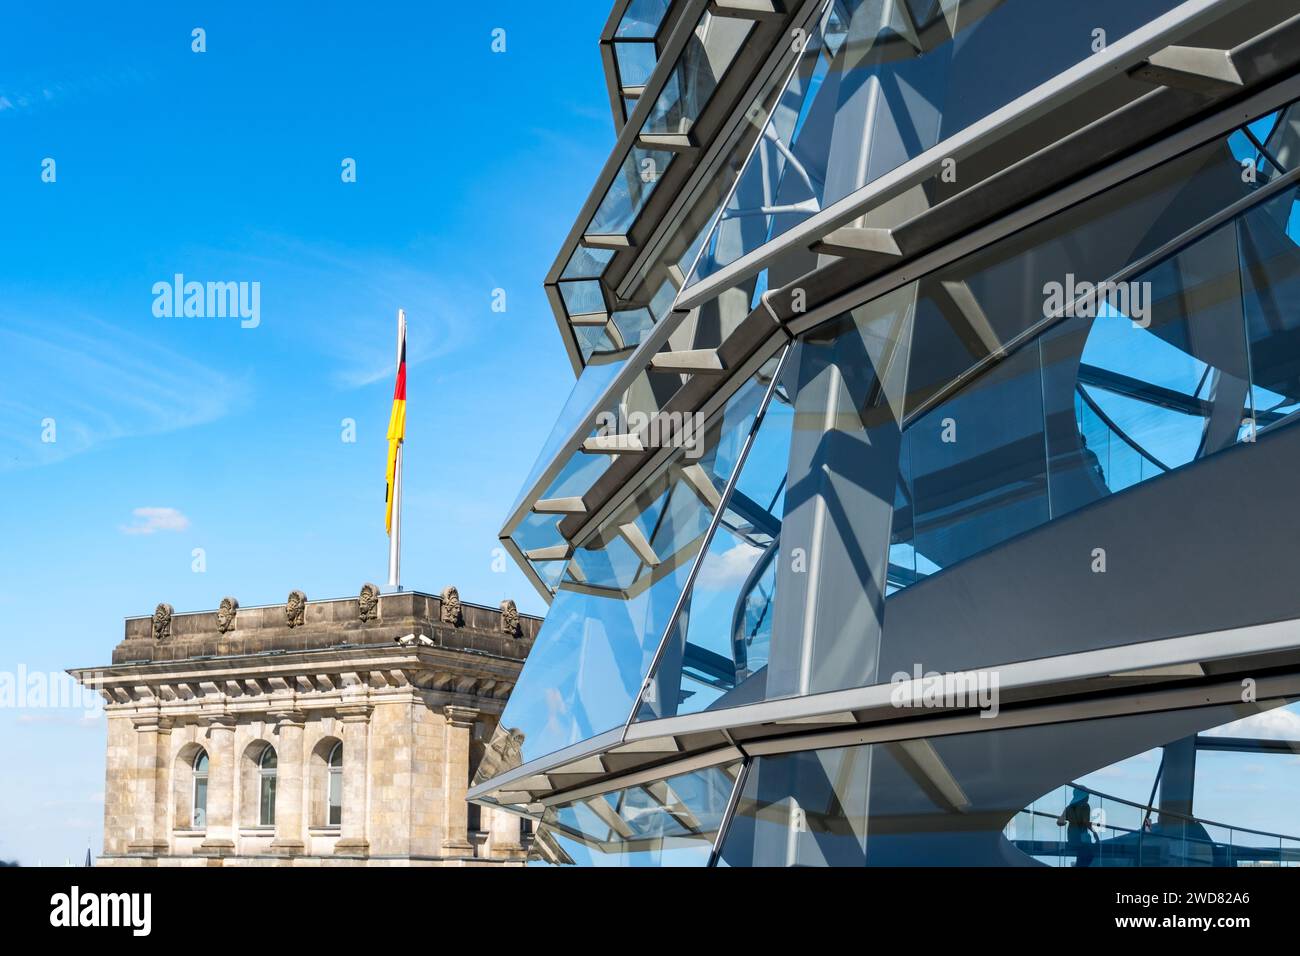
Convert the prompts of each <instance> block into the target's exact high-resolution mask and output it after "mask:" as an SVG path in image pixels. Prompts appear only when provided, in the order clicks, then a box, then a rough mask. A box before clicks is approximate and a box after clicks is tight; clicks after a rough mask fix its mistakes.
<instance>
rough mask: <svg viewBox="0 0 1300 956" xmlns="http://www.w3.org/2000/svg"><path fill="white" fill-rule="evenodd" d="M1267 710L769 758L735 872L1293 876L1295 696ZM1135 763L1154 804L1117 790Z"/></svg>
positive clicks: (1132, 718) (1298, 768) (744, 813)
mask: <svg viewBox="0 0 1300 956" xmlns="http://www.w3.org/2000/svg"><path fill="white" fill-rule="evenodd" d="M1279 705H1284V706H1279ZM1254 706H1255V708H1256V713H1254V714H1252V715H1250V716H1249V717H1247V718H1245V719H1244V720H1237V719H1236V718H1238V717H1239V715H1240V713H1241V710H1240V705H1238V704H1225V705H1214V706H1209V707H1201V708H1191V709H1185V710H1178V711H1166V712H1149V713H1141V714H1132V715H1126V716H1121V717H1105V718H1095V719H1092V720H1081V721H1072V722H1064V723H1057V724H1042V725H1035V726H1026V727H1014V728H1003V729H998V730H989V731H977V732H972V733H966V734H954V735H949V736H935V737H928V738H918V739H913V740H902V741H894V742H889V743H880V744H874V745H865V746H859V747H846V748H840V749H834V750H821V751H810V752H801V753H791V754H782V755H777V756H767V757H757V758H755V759H754V760H753V761H752V763H751V764H750V768H749V771H748V774H747V776H746V778H745V785H744V787H743V789H742V792H741V794H740V797H739V800H738V801H737V805H736V812H735V814H734V818H733V819H732V821H731V823H730V824H729V826H728V828H727V831H726V835H725V837H724V840H723V844H722V847H721V853H720V863H722V864H725V865H728V866H807V865H815V866H826V865H837V866H863V865H866V866H935V865H939V866H961V865H971V866H975V865H978V866H1025V865H1032V864H1033V863H1035V862H1037V863H1043V864H1047V865H1049V866H1070V867H1096V866H1136V865H1143V866H1232V865H1237V866H1243V865H1254V866H1276V865H1279V864H1289V863H1292V862H1295V858H1294V856H1293V854H1292V852H1290V851H1291V849H1292V848H1293V847H1294V846H1295V845H1296V841H1297V840H1298V839H1300V817H1298V816H1297V813H1296V805H1295V801H1294V800H1293V799H1291V797H1290V795H1291V794H1293V793H1294V792H1295V788H1296V783H1297V781H1296V779H1295V777H1296V774H1297V772H1300V764H1297V763H1296V761H1295V753H1296V752H1298V751H1300V717H1298V716H1297V712H1298V711H1297V707H1296V705H1295V704H1294V703H1290V702H1289V701H1288V700H1286V699H1283V700H1279V699H1274V700H1270V701H1260V702H1258V703H1257V704H1255V705H1254ZM1225 721H1232V723H1228V724H1227V726H1223V725H1224V722H1225ZM1207 728H1210V729H1207ZM1284 735H1289V736H1284ZM1152 747H1162V748H1163V751H1164V753H1165V759H1164V763H1163V769H1162V774H1163V775H1162V777H1161V778H1160V784H1159V787H1158V788H1157V790H1156V795H1155V799H1154V801H1151V800H1150V795H1151V789H1150V788H1151V785H1152V782H1153V781H1152V774H1151V770H1152V765H1151V764H1150V762H1145V763H1142V764H1140V765H1135V764H1134V763H1133V761H1134V760H1135V759H1136V757H1137V755H1140V754H1145V753H1146V751H1148V750H1149V749H1151V748H1152ZM1224 747H1230V748H1237V747H1241V748H1244V752H1236V751H1234V750H1228V751H1224V750H1223V748H1224ZM1175 753H1178V756H1175ZM1135 766H1136V767H1137V771H1138V780H1137V781H1135V783H1136V784H1137V785H1140V786H1141V787H1142V789H1143V792H1142V794H1141V796H1140V797H1138V798H1137V799H1129V798H1125V797H1119V796H1116V795H1114V794H1113V793H1111V792H1107V791H1108V790H1109V789H1112V788H1117V787H1122V786H1123V783H1124V775H1125V774H1128V773H1131V772H1134V769H1135ZM1247 768H1250V769H1247ZM1080 775H1082V777H1081V776H1080ZM1063 781H1064V782H1063ZM1247 781H1249V782H1248V783H1247ZM1103 786H1105V787H1106V788H1107V789H1101V788H1102V787H1103ZM1270 795H1271V796H1270Z"/></svg>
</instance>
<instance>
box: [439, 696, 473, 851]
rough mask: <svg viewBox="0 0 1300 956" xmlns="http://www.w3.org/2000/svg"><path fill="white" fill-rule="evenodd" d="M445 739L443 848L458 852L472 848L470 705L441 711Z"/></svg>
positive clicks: (449, 707)
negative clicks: (470, 836)
mask: <svg viewBox="0 0 1300 956" xmlns="http://www.w3.org/2000/svg"><path fill="white" fill-rule="evenodd" d="M443 716H444V717H445V718H446V720H445V724H444V726H445V734H446V736H445V738H444V744H443V753H444V755H445V759H444V761H443V767H442V798H443V799H442V849H443V851H444V852H451V853H455V854H458V855H465V854H468V853H470V852H471V851H472V850H473V848H474V847H473V844H471V843H470V842H469V807H468V806H467V805H466V803H465V793H466V792H467V791H468V790H469V742H470V734H471V732H472V731H473V729H474V721H475V720H476V719H477V718H478V711H477V710H475V709H474V708H472V707H456V706H454V705H452V706H448V707H446V708H445V709H444V710H443Z"/></svg>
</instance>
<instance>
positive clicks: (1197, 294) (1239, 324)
mask: <svg viewBox="0 0 1300 956" xmlns="http://www.w3.org/2000/svg"><path fill="white" fill-rule="evenodd" d="M1284 115H1286V114H1284ZM1240 173H1241V171H1240V168H1239V167H1238V166H1237V164H1236V161H1235V160H1234V159H1233V157H1232V155H1231V152H1230V150H1229V149H1228V146H1227V141H1226V140H1219V141H1217V142H1212V143H1209V144H1207V145H1206V146H1204V147H1201V148H1199V149H1196V150H1193V151H1192V152H1190V153H1187V154H1185V155H1183V156H1181V157H1179V158H1178V159H1176V160H1173V161H1171V162H1170V163H1168V164H1166V165H1165V166H1163V167H1159V168H1157V169H1155V170H1152V171H1151V172H1149V173H1147V174H1144V175H1143V176H1142V177H1139V178H1138V179H1136V180H1131V181H1129V182H1128V183H1125V184H1123V185H1121V186H1119V187H1116V188H1115V189H1114V190H1112V191H1111V192H1109V193H1106V194H1103V195H1102V196H1099V197H1096V198H1095V199H1094V200H1091V201H1089V202H1088V203H1084V204H1082V205H1081V206H1078V207H1075V208H1073V209H1071V210H1070V212H1069V215H1068V216H1065V217H1056V219H1054V220H1048V221H1047V222H1045V223H1041V224H1039V225H1038V226H1036V227H1033V228H1031V229H1030V230H1026V231H1025V232H1024V233H1020V234H1017V235H1016V236H1014V237H1010V238H1009V239H1007V240H1003V241H1002V242H999V243H996V244H994V245H993V246H991V247H989V248H988V249H986V250H982V251H981V252H980V253H978V254H976V255H975V256H972V257H968V258H967V259H966V260H962V261H961V262H959V263H956V264H954V266H952V267H949V268H947V269H945V270H944V271H943V273H941V274H938V275H932V276H926V277H924V278H923V279H921V280H920V284H919V301H918V304H917V312H916V315H917V318H916V330H915V333H914V335H913V343H912V349H911V355H912V363H911V369H910V371H909V377H908V397H907V401H908V407H909V409H917V408H918V407H924V406H928V409H927V410H926V411H925V412H924V413H923V414H920V415H919V416H917V417H914V418H913V420H912V421H911V422H909V424H908V426H907V430H906V432H905V435H904V440H903V446H904V447H903V452H902V455H901V463H900V475H901V477H900V487H899V490H898V493H897V494H896V496H895V510H896V513H895V521H894V525H893V530H892V534H891V541H890V565H891V567H890V581H889V591H890V593H894V592H895V591H897V590H898V589H900V588H903V587H907V586H908V585H909V584H910V583H913V582H914V581H916V580H919V579H921V578H924V577H926V576H927V575H929V574H933V573H934V572H936V571H938V570H940V569H941V568H944V567H947V566H949V565H950V564H951V563H953V562H955V561H958V560H961V559H963V558H967V557H970V556H972V555H974V554H977V553H979V552H981V551H983V550H985V549H987V548H989V547H992V546H993V545H996V544H998V543H1000V542H1002V541H1004V540H1007V539H1008V538H1010V537H1012V536H1013V535H1016V534H1019V533H1021V532H1024V531H1027V530H1029V529H1031V528H1033V527H1036V526H1038V525H1041V524H1043V523H1045V522H1046V521H1048V520H1050V519H1052V518H1056V517H1060V516H1061V515H1065V514H1068V513H1070V512H1072V511H1074V510H1077V509H1078V508H1081V507H1083V506H1084V505H1087V504H1089V503H1091V502H1094V501H1097V500H1099V499H1101V498H1103V497H1105V496H1106V495H1109V494H1112V493H1115V492H1118V491H1122V490H1124V489H1125V488H1128V487H1130V486H1132V485H1134V484H1137V483H1139V482H1142V481H1146V480H1148V479H1150V478H1153V477H1157V476H1159V475H1162V474H1164V473H1165V472H1167V471H1169V470H1171V469H1173V468H1177V467H1180V466H1182V465H1186V464H1189V463H1191V462H1193V461H1196V460H1198V459H1200V458H1203V457H1205V456H1207V455H1210V454H1213V453H1215V452H1217V451H1221V450H1223V449H1225V448H1229V447H1231V446H1233V445H1234V444H1237V443H1239V442H1243V441H1253V440H1254V437H1255V435H1257V434H1258V433H1259V432H1261V431H1265V430H1267V429H1269V428H1274V427H1277V426H1278V425H1280V424H1281V423H1282V422H1284V421H1288V420H1290V416H1291V415H1292V414H1293V413H1294V412H1296V411H1298V410H1300V351H1297V350H1298V349H1300V345H1298V344H1297V335H1298V334H1300V333H1295V332H1292V331H1291V329H1292V327H1293V326H1295V325H1296V324H1297V318H1296V317H1295V315H1294V312H1295V303H1297V302H1300V287H1297V274H1298V273H1300V249H1298V248H1297V243H1296V241H1295V240H1294V239H1293V238H1292V237H1291V236H1290V235H1289V234H1288V232H1287V230H1288V228H1289V225H1290V223H1291V221H1292V219H1293V216H1294V208H1295V197H1296V191H1295V190H1287V191H1286V192H1285V194H1281V195H1278V196H1276V197H1273V198H1271V199H1269V200H1268V201H1266V202H1264V203H1261V204H1260V205H1259V206H1256V207H1254V208H1253V209H1251V210H1249V211H1248V212H1246V213H1243V214H1242V215H1241V216H1239V217H1238V218H1237V219H1236V220H1234V221H1232V222H1229V223H1227V224H1225V225H1223V226H1220V227H1218V228H1216V229H1214V230H1212V231H1210V232H1208V233H1204V234H1201V235H1200V236H1198V237H1196V238H1195V239H1194V241H1192V242H1190V244H1187V245H1185V246H1184V247H1183V248H1182V249H1181V250H1180V251H1179V252H1177V253H1176V254H1175V255H1172V256H1170V257H1169V258H1167V259H1164V260H1162V261H1160V262H1159V263H1157V264H1155V265H1153V266H1151V267H1149V268H1147V269H1146V270H1145V271H1144V272H1142V273H1139V274H1136V275H1133V276H1132V277H1131V278H1125V279H1123V280H1122V281H1118V282H1115V281H1109V280H1106V279H1105V277H1106V276H1108V275H1116V274H1119V275H1123V274H1124V273H1123V269H1124V262H1125V260H1129V259H1135V258H1141V257H1142V256H1143V255H1146V254H1147V253H1149V252H1150V251H1152V250H1154V249H1157V248H1159V247H1160V246H1162V245H1164V244H1165V243H1168V242H1170V241H1172V240H1174V239H1177V238H1179V237H1180V236H1182V235H1183V234H1184V233H1186V232H1187V231H1188V230H1190V229H1193V228H1194V227H1196V226H1197V225H1199V224H1200V223H1201V222H1203V221H1205V220H1207V219H1209V218H1210V217H1211V216H1213V215H1214V214H1215V213H1216V212H1217V211H1218V210H1219V209H1222V208H1223V207H1224V206H1227V205H1229V204H1231V203H1233V202H1236V201H1238V200H1239V199H1241V198H1242V197H1243V195H1249V191H1250V188H1251V187H1249V186H1247V185H1245V184H1243V183H1242V177H1241V174H1240ZM1062 228H1065V229H1066V231H1065V232H1062V231H1061V230H1062ZM1085 277H1091V278H1085ZM1098 277H1100V278H1101V280H1102V281H1099V282H1094V280H1096V279H1097V278H1098ZM1044 317H1055V319H1056V321H1055V325H1053V326H1051V327H1048V325H1047V322H1045V321H1044ZM1035 323H1038V325H1039V327H1040V328H1045V329H1046V331H1044V332H1042V333H1041V334H1040V335H1039V336H1038V338H1037V340H1036V341H1031V342H1029V343H1028V344H1026V345H1023V346H1021V347H1020V348H1019V349H1018V350H1017V351H1015V352H1013V353H1012V354H1011V356H1010V357H1008V358H1005V359H1003V360H1002V361H1001V362H999V363H997V364H995V365H993V366H992V367H991V369H990V370H989V371H987V372H984V373H983V374H982V375H981V376H979V377H976V378H974V379H973V380H972V381H971V382H970V383H969V384H967V385H965V386H964V387H963V388H962V389H961V390H960V391H958V392H956V393H953V394H951V395H949V396H948V397H947V398H945V399H943V400H942V401H939V402H938V403H937V404H935V399H936V396H937V395H939V394H942V393H943V391H944V389H945V388H948V387H950V386H949V383H951V382H952V381H954V380H957V379H959V378H960V377H961V376H963V375H967V374H969V369H970V367H971V364H972V363H974V362H976V361H979V356H980V353H982V352H987V351H988V350H989V349H991V348H994V347H997V346H999V345H1001V344H1002V343H1006V342H1010V341H1013V340H1015V339H1016V338H1017V336H1021V337H1023V335H1024V333H1025V332H1026V331H1027V330H1032V329H1033V327H1034V325H1035ZM1257 369H1258V371H1257ZM1259 376H1263V378H1258V377H1259ZM1257 378H1258V381H1257ZM1265 379H1266V380H1267V384H1266V383H1265ZM1044 441H1045V443H1046V446H1045V447H1046V456H1047V460H1048V462H1049V463H1050V464H1049V466H1048V468H1047V474H1046V478H1047V484H1046V486H1045V485H1044V478H1045V476H1044V470H1043V454H1044Z"/></svg>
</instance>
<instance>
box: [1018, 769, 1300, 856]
mask: <svg viewBox="0 0 1300 956" xmlns="http://www.w3.org/2000/svg"><path fill="white" fill-rule="evenodd" d="M1068 786H1070V787H1073V788H1075V789H1077V790H1082V791H1083V792H1084V793H1089V794H1092V795H1093V796H1094V797H1101V798H1102V799H1103V800H1113V801H1114V802H1116V803H1122V804H1124V805H1125V806H1129V807H1133V808H1134V809H1135V810H1142V811H1151V810H1155V811H1156V812H1157V813H1159V814H1160V817H1161V819H1163V818H1165V817H1178V818H1180V819H1182V820H1186V821H1188V822H1190V823H1200V824H1202V825H1203V826H1211V827H1223V828H1224V829H1225V830H1235V831H1236V832H1238V833H1253V834H1255V836H1266V837H1271V838H1273V839H1276V840H1292V841H1294V842H1295V843H1296V845H1297V849H1300V836H1292V835H1290V834H1286V833H1270V832H1269V831H1268V830H1252V829H1251V828H1250V827H1239V826H1237V825H1235V824H1232V823H1220V822H1218V821H1215V820H1206V819H1204V818H1203V817H1193V816H1189V815H1188V814H1185V813H1178V812H1177V811H1175V810H1161V809H1160V808H1159V807H1153V806H1144V805H1143V804H1141V803H1135V802H1134V801H1132V800H1125V799H1124V798H1123V797H1116V796H1113V795H1111V794H1109V793H1102V792H1101V791H1100V790H1093V789H1092V788H1091V787H1081V786H1079V785H1078V784H1077V783H1070V784H1068ZM1030 806H1032V804H1030ZM1031 812H1038V811H1031Z"/></svg>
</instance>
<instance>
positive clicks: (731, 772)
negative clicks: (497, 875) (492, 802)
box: [530, 763, 740, 866]
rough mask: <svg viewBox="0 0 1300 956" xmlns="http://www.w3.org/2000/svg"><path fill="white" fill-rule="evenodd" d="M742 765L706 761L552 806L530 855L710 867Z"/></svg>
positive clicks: (586, 862)
mask: <svg viewBox="0 0 1300 956" xmlns="http://www.w3.org/2000/svg"><path fill="white" fill-rule="evenodd" d="M739 772H740V764H739V763H733V764H727V765H725V766H720V767H709V768H706V769H704V770H697V771H693V772H691V773H684V774H678V775H676V776H672V777H668V778H666V779H664V780H656V781H654V782H653V783H647V784H644V785H641V786H636V787H629V788H627V789H625V790H619V791H616V792H613V793H605V794H601V795H599V796H595V797H590V798H588V799H586V800H579V801H574V802H572V803H565V804H559V805H557V806H554V807H550V808H548V809H547V810H546V813H545V815H544V816H543V818H542V830H541V831H539V833H538V839H537V841H536V843H535V845H534V854H533V857H532V858H531V860H530V862H534V863H547V864H551V865H566V864H580V865H583V866H705V865H707V864H708V862H709V855H710V853H712V850H713V842H714V840H715V838H716V837H717V832H718V827H719V826H721V824H722V819H723V815H724V814H725V813H726V809H727V801H728V800H730V799H731V792H732V789H733V788H734V786H735V781H736V775H737V774H738V773H739Z"/></svg>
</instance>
